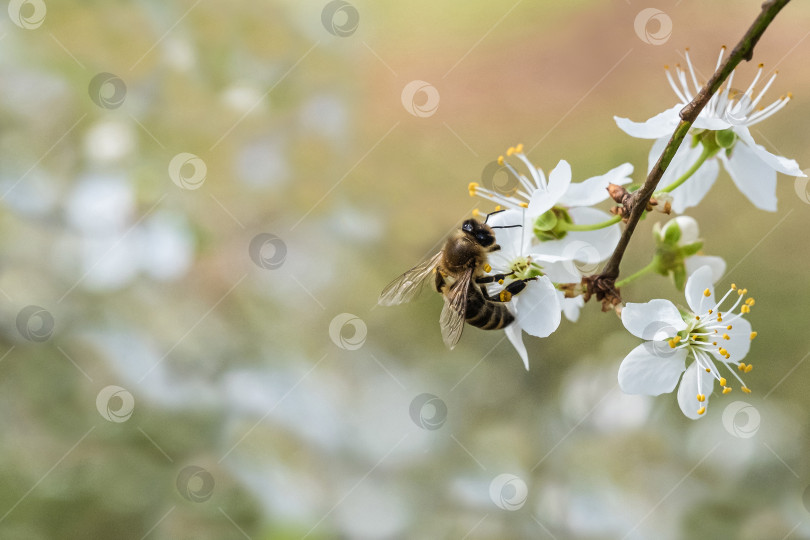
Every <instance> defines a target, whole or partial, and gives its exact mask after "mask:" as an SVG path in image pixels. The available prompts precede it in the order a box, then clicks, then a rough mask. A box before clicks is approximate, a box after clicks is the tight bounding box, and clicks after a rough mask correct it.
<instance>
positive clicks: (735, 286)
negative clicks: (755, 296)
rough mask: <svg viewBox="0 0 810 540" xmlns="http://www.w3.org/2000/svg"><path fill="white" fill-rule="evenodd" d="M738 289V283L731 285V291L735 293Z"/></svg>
mask: <svg viewBox="0 0 810 540" xmlns="http://www.w3.org/2000/svg"><path fill="white" fill-rule="evenodd" d="M736 288H737V284H736V283H732V284H731V290H732V291H733V290H734V289H736Z"/></svg>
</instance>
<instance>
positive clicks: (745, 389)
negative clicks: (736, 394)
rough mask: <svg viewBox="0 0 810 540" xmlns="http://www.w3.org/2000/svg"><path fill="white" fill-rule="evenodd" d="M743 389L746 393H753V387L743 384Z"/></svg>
mask: <svg viewBox="0 0 810 540" xmlns="http://www.w3.org/2000/svg"><path fill="white" fill-rule="evenodd" d="M741 390H742V391H743V392H745V393H746V394H750V393H751V389H750V388H748V387H747V386H743V387H742V388H741Z"/></svg>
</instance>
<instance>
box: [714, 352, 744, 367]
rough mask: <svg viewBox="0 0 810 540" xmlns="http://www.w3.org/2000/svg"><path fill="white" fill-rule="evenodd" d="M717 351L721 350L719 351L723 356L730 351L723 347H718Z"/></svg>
mask: <svg viewBox="0 0 810 540" xmlns="http://www.w3.org/2000/svg"><path fill="white" fill-rule="evenodd" d="M717 352H719V353H720V354H722V355H723V356H725V355H726V354H728V351H727V350H725V349H724V348H723V347H720V348H719V349H717ZM743 365H745V364H743ZM740 369H742V368H740Z"/></svg>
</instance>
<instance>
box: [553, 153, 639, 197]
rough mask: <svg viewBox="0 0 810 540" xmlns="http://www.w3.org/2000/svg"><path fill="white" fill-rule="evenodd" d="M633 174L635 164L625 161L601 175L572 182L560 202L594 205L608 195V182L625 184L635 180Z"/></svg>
mask: <svg viewBox="0 0 810 540" xmlns="http://www.w3.org/2000/svg"><path fill="white" fill-rule="evenodd" d="M631 174H633V165H631V164H630V163H623V164H622V165H619V166H618V167H616V168H615V169H611V170H609V171H608V172H606V173H605V174H603V175H601V176H594V177H592V178H588V179H587V180H583V181H582V182H577V183H572V184H571V185H569V186H568V191H566V192H565V194H564V195H563V196H562V198H561V199H560V200H559V203H560V204H564V205H566V206H593V205H594V204H598V203H600V202H602V201H604V200H606V199H607V198H608V197H610V194H609V193H608V192H607V187H608V184H617V185H619V186H623V185H625V184H629V183H630V182H632V181H633V179H632V178H629V176H630V175H631Z"/></svg>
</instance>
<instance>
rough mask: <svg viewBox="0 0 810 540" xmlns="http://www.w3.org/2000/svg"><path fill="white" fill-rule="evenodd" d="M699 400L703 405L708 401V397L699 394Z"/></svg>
mask: <svg viewBox="0 0 810 540" xmlns="http://www.w3.org/2000/svg"><path fill="white" fill-rule="evenodd" d="M697 400H698V401H700V402H701V403H703V402H704V401H706V396H704V395H703V394H698V395H697Z"/></svg>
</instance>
